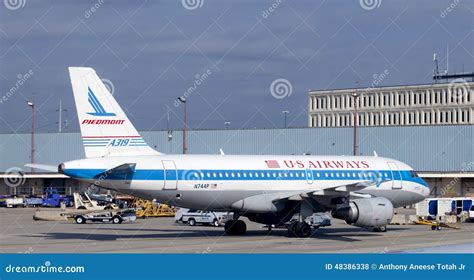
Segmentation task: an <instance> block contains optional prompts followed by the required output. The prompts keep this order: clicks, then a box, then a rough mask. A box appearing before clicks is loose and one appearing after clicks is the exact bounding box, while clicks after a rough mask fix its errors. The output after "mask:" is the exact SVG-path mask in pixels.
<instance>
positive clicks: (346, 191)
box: [231, 180, 379, 213]
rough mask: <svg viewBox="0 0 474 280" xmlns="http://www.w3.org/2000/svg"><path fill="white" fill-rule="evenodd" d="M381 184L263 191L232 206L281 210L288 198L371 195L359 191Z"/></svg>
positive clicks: (369, 183) (257, 209)
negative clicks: (273, 191) (272, 191)
mask: <svg viewBox="0 0 474 280" xmlns="http://www.w3.org/2000/svg"><path fill="white" fill-rule="evenodd" d="M377 184H379V182H376V181H374V180H368V181H361V182H357V183H354V184H349V185H340V186H331V187H326V188H322V189H317V190H315V189H309V190H305V191H301V190H300V191H285V192H276V193H262V194H257V195H254V196H250V197H246V198H244V199H241V200H239V201H236V202H234V203H233V204H232V206H231V207H232V208H233V209H236V210H250V209H251V211H254V212H260V213H265V212H278V211H279V210H281V206H282V202H284V201H286V200H293V201H302V200H305V199H309V198H313V199H315V200H318V201H324V200H325V199H331V198H336V197H346V196H357V197H367V196H370V195H367V194H360V193H357V191H360V190H363V189H365V188H367V187H370V186H375V185H377Z"/></svg>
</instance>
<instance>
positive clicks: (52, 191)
mask: <svg viewBox="0 0 474 280" xmlns="http://www.w3.org/2000/svg"><path fill="white" fill-rule="evenodd" d="M44 195H45V197H44V198H43V203H42V206H43V207H60V206H61V203H62V204H64V205H66V206H69V207H72V206H74V201H73V200H72V197H71V196H70V195H60V194H59V193H58V190H57V189H56V188H48V189H46V191H45V193H44Z"/></svg>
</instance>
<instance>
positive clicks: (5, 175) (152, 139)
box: [0, 82, 474, 197]
mask: <svg viewBox="0 0 474 280" xmlns="http://www.w3.org/2000/svg"><path fill="white" fill-rule="evenodd" d="M354 101H355V102H356V103H354ZM355 105H356V106H355ZM308 106H309V115H308V118H309V127H306V128H282V129H236V130H232V129H228V130H190V131H188V132H187V151H188V153H190V154H218V153H219V150H220V149H222V150H223V151H224V152H225V154H255V155H272V154H273V155H307V156H312V155H352V154H353V148H354V140H353V139H354V128H353V126H354V124H355V123H354V121H355V120H356V119H358V123H357V125H358V129H357V131H358V132H357V134H358V141H357V142H358V145H357V146H358V154H359V155H374V152H376V154H378V155H379V156H384V157H389V158H394V159H397V160H400V161H403V162H405V163H407V164H409V165H410V166H412V167H413V168H414V169H415V170H416V171H417V172H418V173H419V175H420V176H421V177H422V178H424V179H425V180H426V181H427V182H428V183H429V184H430V188H431V195H432V196H433V197H466V196H471V197H472V196H474V83H473V82H465V83H462V84H460V85H459V84H453V83H449V84H448V83H444V84H431V85H407V86H391V87H379V88H369V89H337V90H312V91H310V92H309V105H308ZM141 135H142V136H143V138H144V139H145V141H146V142H147V143H148V144H149V145H150V146H151V147H153V148H155V149H156V150H158V151H160V152H162V153H167V154H179V153H182V150H183V140H182V139H183V134H182V131H172V132H168V131H142V132H141ZM30 141H31V135H30V134H29V133H25V134H0V158H1V159H2V160H1V161H0V195H1V194H11V195H38V194H42V193H43V192H44V190H45V189H46V188H48V187H55V188H57V189H58V190H59V191H60V192H61V193H63V194H71V193H73V192H77V191H80V190H83V189H85V188H87V187H88V186H87V185H86V184H84V183H81V182H78V181H75V180H73V179H70V178H67V177H66V176H64V175H62V174H57V173H40V172H41V171H40V170H36V172H35V173H32V172H31V171H32V170H30V169H29V168H25V167H24V164H26V163H29V162H31V142H30ZM80 158H84V150H83V146H82V141H81V135H80V133H78V132H77V133H37V134H35V162H36V163H43V164H50V165H57V164H59V163H61V162H64V161H69V160H73V159H80ZM18 171H20V172H21V173H20V176H19V177H20V178H17V179H13V180H12V179H11V176H10V175H9V173H18Z"/></svg>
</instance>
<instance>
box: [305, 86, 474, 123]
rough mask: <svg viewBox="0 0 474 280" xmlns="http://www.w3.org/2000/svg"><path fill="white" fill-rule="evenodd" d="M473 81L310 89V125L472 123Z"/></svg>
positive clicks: (473, 116)
mask: <svg viewBox="0 0 474 280" xmlns="http://www.w3.org/2000/svg"><path fill="white" fill-rule="evenodd" d="M473 107H474V82H467V81H464V82H462V83H443V84H429V85H407V86H390V87H378V88H360V89H335V90H311V91H310V92H309V120H308V126H309V127H347V126H353V125H354V122H355V119H356V110H357V115H358V123H357V125H358V126H413V125H416V126H418V125H423V126H430V125H473V124H474V109H473Z"/></svg>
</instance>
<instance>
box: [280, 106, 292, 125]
mask: <svg viewBox="0 0 474 280" xmlns="http://www.w3.org/2000/svg"><path fill="white" fill-rule="evenodd" d="M281 112H282V113H283V115H285V128H286V115H288V113H290V111H286V110H285V111H281Z"/></svg>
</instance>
